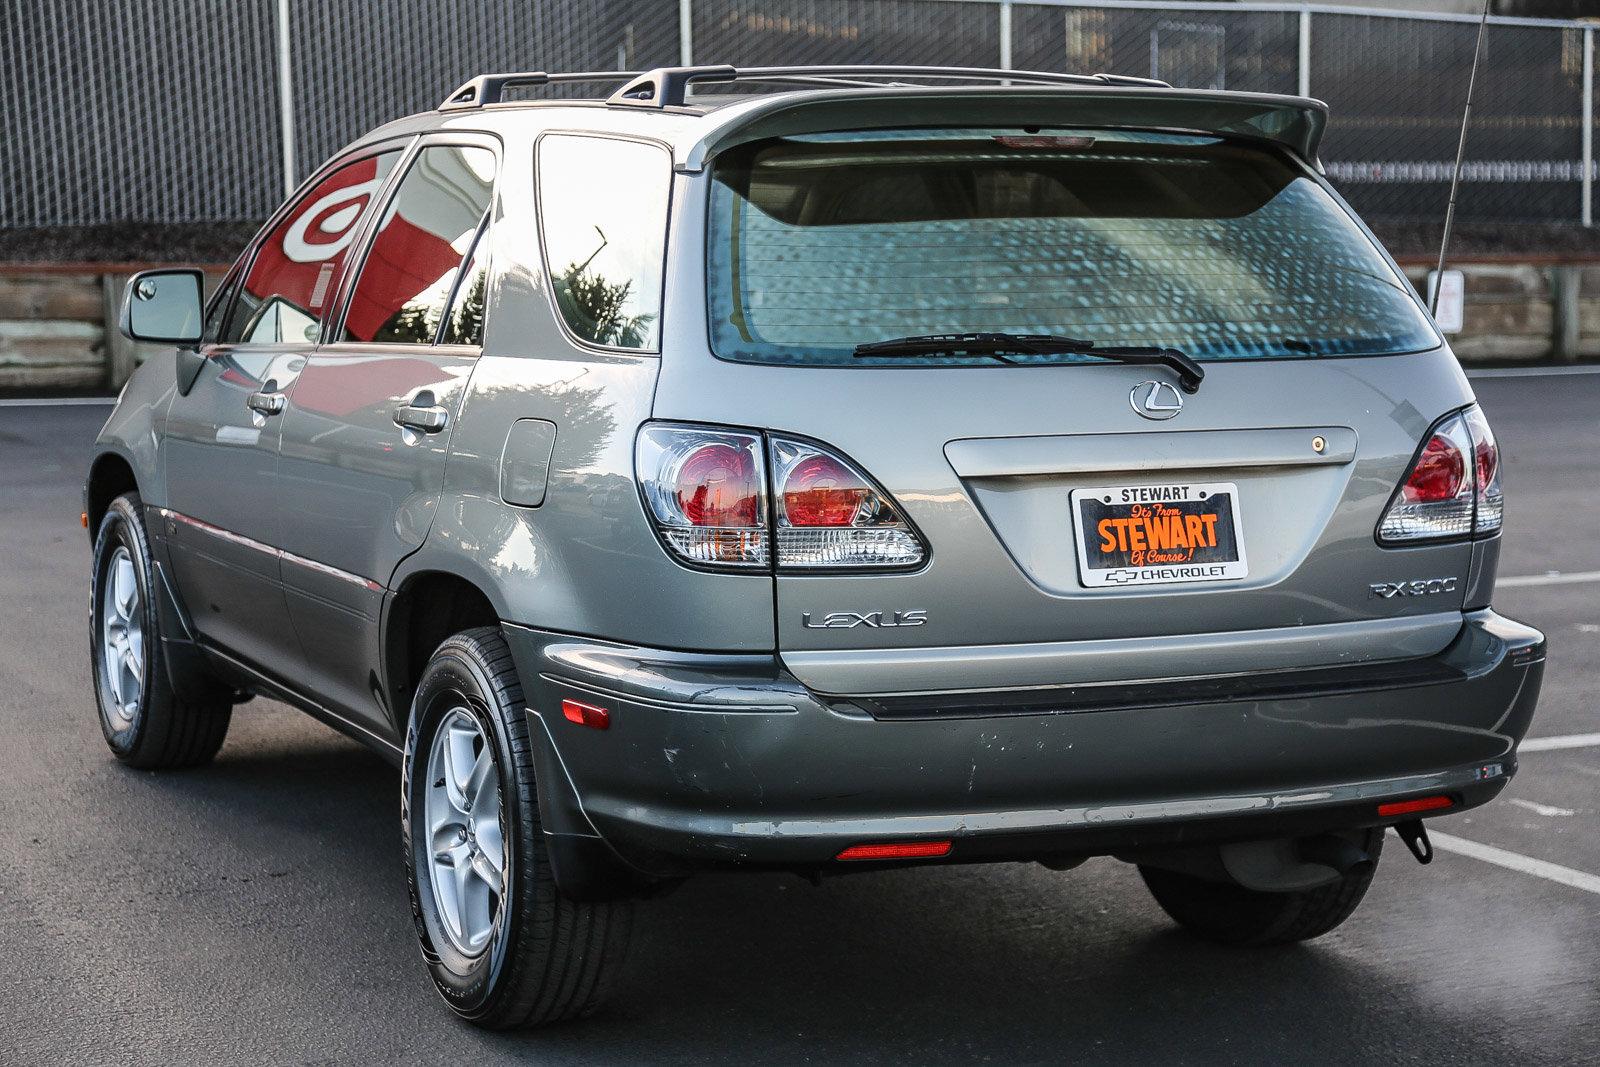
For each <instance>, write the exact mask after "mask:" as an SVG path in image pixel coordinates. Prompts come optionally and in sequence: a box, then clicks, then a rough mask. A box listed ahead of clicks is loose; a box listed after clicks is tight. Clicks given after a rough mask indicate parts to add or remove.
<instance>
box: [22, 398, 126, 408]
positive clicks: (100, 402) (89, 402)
mask: <svg viewBox="0 0 1600 1067" xmlns="http://www.w3.org/2000/svg"><path fill="white" fill-rule="evenodd" d="M116 402H117V398H116V397H114V396H18V397H7V398H5V399H0V408H86V407H94V406H109V405H111V404H115V403H116Z"/></svg>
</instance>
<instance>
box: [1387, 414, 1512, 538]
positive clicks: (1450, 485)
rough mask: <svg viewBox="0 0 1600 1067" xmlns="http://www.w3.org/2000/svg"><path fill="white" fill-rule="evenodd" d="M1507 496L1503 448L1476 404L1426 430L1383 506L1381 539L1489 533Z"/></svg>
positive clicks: (1500, 512)
mask: <svg viewBox="0 0 1600 1067" xmlns="http://www.w3.org/2000/svg"><path fill="white" fill-rule="evenodd" d="M1504 501H1505V498H1504V494H1503V493H1502V491H1501V488H1500V449H1499V447H1498V446H1497V445H1496V444H1495V439H1494V433H1493V432H1492V431H1491V430H1490V429H1489V422H1488V420H1487V419H1485V418H1484V417H1483V412H1482V411H1481V410H1480V409H1479V408H1478V407H1477V406H1476V405H1474V406H1473V407H1470V408H1467V409H1466V410H1465V411H1462V412H1458V413H1457V414H1454V415H1450V416H1448V417H1446V418H1445V419H1443V420H1441V421H1440V422H1439V423H1438V424H1437V425H1435V426H1434V428H1433V429H1432V430H1430V431H1429V432H1428V436H1427V438H1426V440H1424V441H1423V444H1422V449H1421V450H1420V451H1419V452H1418V453H1417V458H1416V459H1415V460H1414V461H1412V464H1411V469H1410V470H1409V471H1408V472H1407V473H1406V478H1405V481H1403V482H1401V483H1400V488H1399V489H1398V490H1396V491H1395V494H1394V498H1393V499H1392V500H1390V502H1389V506H1388V508H1386V509H1385V510H1384V513H1383V519H1382V520H1381V521H1380V522H1379V523H1378V540H1379V541H1380V542H1382V543H1384V544H1391V545H1397V544H1409V543H1413V542H1418V541H1441V540H1453V539H1460V538H1466V537H1471V536H1474V535H1476V536H1480V537H1481V536H1486V535H1488V534H1492V533H1495V532H1496V531H1498V530H1499V529H1500V524H1501V520H1502V515H1503V512H1504Z"/></svg>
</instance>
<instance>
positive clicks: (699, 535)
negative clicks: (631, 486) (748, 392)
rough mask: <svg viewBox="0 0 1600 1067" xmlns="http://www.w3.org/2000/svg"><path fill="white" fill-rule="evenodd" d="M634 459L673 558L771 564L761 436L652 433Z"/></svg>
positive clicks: (646, 432) (661, 429) (680, 429)
mask: <svg viewBox="0 0 1600 1067" xmlns="http://www.w3.org/2000/svg"><path fill="white" fill-rule="evenodd" d="M635 458H636V461H637V463H638V471H639V484H640V485H641V487H642V488H643V489H644V498H645V503H646V504H647V505H648V506H649V510H650V517H651V518H652V519H654V520H655V524H656V529H657V530H659V531H660V532H661V536H662V539H663V540H665V541H666V543H667V547H668V548H670V549H672V551H673V552H675V553H677V555H679V556H680V557H682V558H683V559H685V560H687V561H688V562H690V563H700V564H705V565H707V566H716V567H736V568H741V569H747V568H760V567H766V566H767V565H768V564H769V563H770V561H771V559H772V555H771V552H770V548H769V538H768V537H767V493H766V484H765V475H764V473H763V467H764V466H765V457H764V452H763V449H762V447H761V438H760V436H758V435H757V434H752V433H740V432H738V431H735V430H720V429H718V430H713V429H706V428H701V427H692V426H646V427H645V428H644V429H643V430H641V431H640V432H639V443H638V448H637V454H636V457H635Z"/></svg>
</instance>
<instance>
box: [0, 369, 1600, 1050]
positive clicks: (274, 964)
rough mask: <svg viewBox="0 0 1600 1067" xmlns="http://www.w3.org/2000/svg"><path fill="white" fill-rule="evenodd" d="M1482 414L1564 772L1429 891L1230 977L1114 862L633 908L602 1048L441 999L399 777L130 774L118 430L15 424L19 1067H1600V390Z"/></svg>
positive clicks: (1539, 772)
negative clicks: (120, 734)
mask: <svg viewBox="0 0 1600 1067" xmlns="http://www.w3.org/2000/svg"><path fill="white" fill-rule="evenodd" d="M1474 384H1475V387H1476V388H1477V389H1478V392H1479V396H1480V398H1481V399H1482V402H1483V405H1484V407H1485V409H1486V410H1487V412H1488V414H1489V417H1490V419H1491V421H1492V422H1493V424H1494V426H1495V429H1496V431H1497V432H1498V434H1499V436H1500V439H1501V442H1502V445H1503V448H1504V451H1505V455H1506V469H1507V477H1508V488H1507V493H1508V505H1507V522H1506V541H1505V549H1504V553H1503V556H1502V562H1501V571H1500V573H1501V575H1502V578H1505V579H1508V580H1507V581H1505V582H1504V583H1503V585H1502V587H1501V590H1500V592H1499V593H1498V595H1497V597H1496V605H1495V606H1496V607H1497V608H1498V609H1499V610H1501V611H1502V612H1503V613H1505V614H1508V615H1511V616H1512V617H1514V618H1517V619H1520V620H1523V621H1526V622H1529V623H1531V624H1534V625H1536V626H1539V627H1540V628H1542V629H1544V630H1545V631H1546V633H1547V634H1548V635H1549V638H1550V659H1549V665H1548V668H1547V673H1546V676H1545V688H1544V699H1543V702H1542V704H1541V706H1540V709H1539V713H1538V715H1537V717H1536V718H1535V720H1534V724H1533V729H1532V733H1531V735H1530V736H1532V737H1536V738H1539V739H1541V742H1540V744H1539V745H1535V746H1530V748H1533V749H1537V750H1536V751H1526V752H1525V753H1524V755H1523V756H1522V760H1521V771H1520V773H1519V774H1518V775H1517V777H1516V779H1515V780H1514V781H1513V782H1512V783H1511V785H1510V786H1509V788H1508V789H1507V790H1506V792H1505V793H1504V794H1503V795H1502V797H1501V799H1499V800H1497V801H1496V802H1495V803H1493V804H1490V805H1488V806H1487V807H1485V808H1481V809H1477V810H1475V811H1473V812H1470V813H1467V814H1463V815H1457V816H1451V817H1447V818H1444V819H1440V820H1436V821H1434V822H1432V823H1431V824H1430V825H1431V826H1433V827H1434V828H1436V829H1437V830H1439V831H1443V832H1444V833H1445V834H1447V835H1448V838H1447V839H1445V838H1442V839H1441V841H1444V840H1448V842H1449V849H1448V850H1446V849H1444V848H1441V850H1440V854H1439V856H1438V858H1437V859H1436V860H1435V862H1434V863H1433V864H1432V865H1431V866H1429V867H1422V866H1419V865H1417V864H1416V863H1415V862H1413V861H1412V860H1411V859H1410V857H1409V856H1408V855H1407V854H1406V852H1405V850H1404V848H1402V847H1400V843H1399V842H1398V841H1397V840H1394V839H1392V838H1391V840H1390V847H1389V849H1388V850H1387V851H1386V853H1385V856H1384V860H1383V864H1382V866H1381V869H1380V870H1379V872H1378V876H1377V880H1376V882H1375V884H1374V887H1373V889H1372V891H1371V892H1370V893H1369V895H1368V896H1367V899H1366V902H1365V903H1364V904H1363V905H1362V907H1361V909H1360V910H1359V911H1358V912H1357V913H1356V914H1355V916H1354V917H1353V918H1352V919H1351V920H1350V921H1349V922H1347V923H1346V924H1345V925H1344V926H1343V927H1341V928H1340V929H1339V930H1337V931H1335V932H1334V933H1333V934H1331V935H1329V936H1327V937H1325V938H1323V939H1321V940H1319V941H1316V942H1313V943H1311V944H1309V945H1303V946H1297V947H1293V948H1289V949H1278V950H1259V951H1234V950H1225V949H1221V948H1215V947H1211V946H1208V945H1206V944H1203V943H1201V942H1198V941H1196V940H1194V939H1192V938H1190V937H1188V936H1186V935H1184V934H1182V933H1180V932H1179V931H1178V930H1176V929H1175V928H1174V927H1173V926H1172V925H1171V924H1170V923H1169V922H1168V921H1167V919H1166V918H1165V917H1164V916H1163V915H1162V913H1161V912H1160V911H1159V910H1158V909H1157V908H1156V906H1155V904H1154V903H1153V902H1152V901H1151V900H1150V898H1149V896H1148V895H1147V894H1146V892H1145V890H1144V888H1143V885H1142V883H1141V882H1140V881H1139V879H1138V875H1137V874H1136V872H1135V871H1134V870H1133V869H1132V868H1131V867H1126V866H1124V865H1122V864H1119V863H1117V862H1115V861H1112V860H1109V859H1102V860H1092V861H1090V862H1089V863H1088V864H1086V865H1085V866H1083V867H1081V868H1079V869H1078V870H1076V871H1072V872H1070V873H1056V872H1052V871H1048V870H1045V869H1044V868H1042V867H1038V866H1033V865H1024V864H1004V865H993V866H983V867H969V868H961V867H951V868H936V869H931V870H920V871H898V872H879V873H872V874H860V875H855V876H852V877H848V878H839V879H832V880H828V881H825V882H824V883H823V884H822V885H821V886H818V887H813V886H810V885H808V884H805V883H803V882H801V881H799V880H797V879H795V878H793V877H790V876H779V875H756V876H736V875H717V876H704V877H701V878H698V879H695V880H691V881H690V882H688V883H687V884H685V885H684V886H683V887H682V888H681V889H679V890H678V891H677V892H675V893H673V894H671V895H669V896H667V897H665V898H663V899H660V900H657V901H653V902H650V903H648V904H646V905H644V906H643V907H642V908H641V914H640V926H641V929H642V931H643V933H642V935H641V937H640V938H639V940H638V941H637V942H636V945H635V951H634V953H633V955H632V958H631V961H630V964H629V971H628V974H627V977H626V979H625V982H624V984H623V987H622V989H621V991H620V993H619V995H618V997H617V1000H616V1002H615V1004H614V1005H613V1006H612V1007H611V1008H610V1009H609V1010H607V1011H606V1012H604V1013H603V1014H602V1015H599V1016H597V1017H596V1018H594V1019H592V1020H589V1021H585V1022H582V1023H578V1024H574V1025H569V1026H564V1027H560V1028H557V1029H552V1030H548V1031H543V1032H536V1033H531V1034H510V1035H497V1034H485V1033H481V1032H478V1031H475V1030H473V1029H471V1028H470V1027H467V1026H464V1025H461V1024H459V1023H457V1022H456V1021H455V1020H454V1019H453V1018H452V1017H451V1015H450V1014H449V1012H447V1011H446V1010H445V1008H444V1006H443V1005H442V1004H441V1003H440V1002H439V1001H438V999H437V997H436V995H435V993H434V991H433V989H432V987H431V985H430V984H429V982H428V979H427V977H426V975H425V973H424V970H423V967H422V964H421V961H420V958H419V956H418V952H417V947H416V940H415V936H414V934H413V930H412V926H411V918H410V913H409V907H408V905H407V902H406V890H405V878H404V876H403V872H402V868H401V860H400V847H399V820H398V799H399V797H398V793H399V790H398V775H397V774H396V772H395V771H394V770H392V769H391V768H390V767H389V766H388V765H387V764H385V763H384V762H382V761H381V760H379V759H378V758H377V757H376V756H373V755H370V754H368V753H367V752H366V751H365V750H363V749H362V748H360V747H358V746H357V745H356V744H354V743H353V742H350V741H347V740H345V739H344V738H343V737H340V736H339V735H337V734H335V733H333V732H332V731H330V730H328V729H326V728H325V727H323V726H321V725H319V724H317V723H315V722H313V721H312V720H310V719H309V718H306V717H305V716H303V715H301V714H299V713H298V712H295V711H292V710H290V709H288V708H285V707H283V706H282V705H279V704H274V703H269V702H266V701H262V700H257V701H254V702H252V703H250V704H248V705H245V706H244V707H242V708H240V709H239V710H238V711H237V712H236V714H235V718H234V725H233V728H232V731H231V733H230V735H229V737H228V741H227V744H226V745H225V746H224V747H223V749H222V752H221V754H220V756H219V757H218V759H217V761H216V762H215V763H214V764H213V765H212V766H210V767H207V768H204V769H201V770H196V771H188V772H183V773H176V774H149V773H143V772H135V771H129V770H127V769H126V768H123V767H122V766H120V765H119V764H117V763H116V762H115V761H114V760H113V759H112V758H111V756H110V754H109V753H108V752H107V750H106V748H105V745H104V743H103V741H102V740H101V737H100V733H99V728H98V726H97V723H96V716H95V708H94V701H93V697H92V695H91V691H90V686H89V672H88V646H87V634H86V622H85V612H86V605H87V590H88V566H89V549H88V545H87V541H86V538H85V535H84V532H83V531H82V530H81V529H79V526H78V512H79V510H80V505H79V488H80V485H81V483H82V479H83V474H84V470H85V464H86V461H87V457H88V455H89V449H90V444H91V442H92V439H93V436H94V434H95V431H96V430H97V429H98V427H99V424H100V422H101V421H102V420H103V419H104V417H105V415H106V413H107V410H108V409H107V408H105V407H99V406H92V405H91V406H59V407H56V406H42V407H11V406H3V405H0V502H3V505H0V611H3V613H4V614H3V615H0V1064H6V1065H22V1064H62V1063H73V1064H101V1063H106V1064H110V1063H119V1064H120V1063H133V1064H162V1065H168V1064H175V1063H176V1064H200V1063H273V1064H277V1063H412V1062H416V1063H443V1062H451V1061H462V1062H472V1063H500V1062H519V1061H527V1062H539V1063H569V1062H571V1063H579V1062H581V1063H605V1064H612V1063H624V1062H651V1063H689V1062H693V1063H702V1062H739V1063H754V1062H761V1063H797V1062H818V1063H834V1062H851V1061H897V1062H898V1061H907V1062H934V1061H941V1062H948V1061H959V1062H993V1063H1005V1064H1011V1063H1064V1062H1134V1063H1218V1062H1222V1063H1280V1064H1281V1063H1289V1062H1305V1063H1319V1062H1320V1063H1352V1062H1375V1063H1391V1064H1393V1063H1419V1064H1420V1063H1429V1064H1432V1063H1452V1064H1462V1063H1515V1064H1535V1063H1539V1064H1542V1063H1560V1064H1583V1063H1596V1062H1600V834H1597V829H1600V714H1597V713H1596V710H1595V699H1594V694H1595V692H1596V689H1597V687H1600V543H1597V539H1600V415H1597V414H1596V413H1597V412H1600V375H1574V376H1537V377H1510V378H1492V379H1482V380H1479V381H1476V382H1475V383H1474Z"/></svg>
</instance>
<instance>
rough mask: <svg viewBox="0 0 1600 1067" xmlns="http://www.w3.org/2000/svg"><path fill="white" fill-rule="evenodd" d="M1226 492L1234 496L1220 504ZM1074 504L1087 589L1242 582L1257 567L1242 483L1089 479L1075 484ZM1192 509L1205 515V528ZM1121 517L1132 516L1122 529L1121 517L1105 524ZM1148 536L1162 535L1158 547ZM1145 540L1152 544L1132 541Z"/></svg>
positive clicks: (1076, 538)
mask: <svg viewBox="0 0 1600 1067" xmlns="http://www.w3.org/2000/svg"><path fill="white" fill-rule="evenodd" d="M1222 496H1226V497H1227V500H1226V502H1224V503H1218V502H1217V498H1218V497H1222ZM1071 508H1072V543H1073V548H1074V550H1075V551H1076V552H1077V556H1078V581H1079V583H1080V584H1082V585H1083V586H1084V587H1085V588H1087V589H1137V588H1140V587H1143V586H1152V585H1177V584H1194V583H1211V582H1235V581H1239V580H1240V579H1242V578H1246V577H1248V576H1249V574H1250V567H1249V563H1248V562H1247V560H1246V558H1245V552H1244V537H1243V527H1242V526H1241V524H1240V521H1239V487H1238V485H1237V484H1236V483H1234V482H1145V483H1143V484H1138V485H1128V484H1123V485H1103V486H1086V487H1084V488H1081V489H1074V490H1073V491H1072V494H1071ZM1141 508H1142V509H1144V510H1142V511H1141V510H1139V509H1141ZM1191 515H1193V516H1195V517H1196V518H1198V519H1199V520H1200V522H1199V525H1198V527H1196V525H1195V524H1194V523H1191V522H1190V521H1189V518H1188V516H1191ZM1208 515H1209V516H1211V518H1210V519H1209V520H1207V519H1206V516H1208ZM1174 516H1176V521H1177V525H1178V527H1179V528H1178V529H1177V530H1174V529H1173V522H1174ZM1119 518H1120V519H1123V520H1124V522H1125V525H1124V526H1123V527H1122V528H1121V529H1119V528H1118V527H1117V525H1116V523H1115V522H1114V521H1113V522H1112V524H1111V526H1110V527H1102V525H1101V524H1102V522H1103V521H1104V520H1108V519H1109V520H1116V519H1119ZM1224 520H1226V521H1224ZM1136 531H1137V532H1136ZM1195 535H1198V536H1195ZM1208 535H1209V536H1208ZM1147 538H1152V539H1153V540H1155V541H1158V542H1160V544H1159V546H1158V548H1155V549H1152V548H1150V547H1148V545H1149V543H1150V542H1149V540H1147ZM1108 541H1110V542H1112V543H1113V545H1114V547H1113V548H1112V549H1111V550H1110V551H1107V550H1106V549H1105V547H1104V546H1105V544H1106V543H1107V542H1108ZM1225 541H1228V542H1231V545H1229V544H1225ZM1091 542H1093V547H1091ZM1140 542H1144V543H1145V545H1146V547H1145V548H1143V549H1135V548H1133V547H1132V546H1133V545H1134V544H1138V543H1140ZM1190 542H1199V543H1190ZM1230 548H1231V551H1230ZM1180 555H1186V556H1187V558H1185V559H1181V560H1180V559H1178V558H1177V557H1178V556H1180ZM1230 556H1231V557H1232V558H1228V557H1230ZM1196 557H1199V558H1196Z"/></svg>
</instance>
